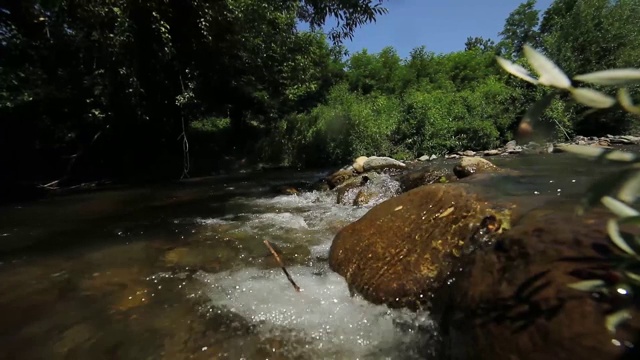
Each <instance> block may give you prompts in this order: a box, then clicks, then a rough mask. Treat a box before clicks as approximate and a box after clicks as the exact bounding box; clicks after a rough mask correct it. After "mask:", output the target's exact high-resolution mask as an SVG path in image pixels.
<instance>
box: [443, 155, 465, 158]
mask: <svg viewBox="0 0 640 360" xmlns="http://www.w3.org/2000/svg"><path fill="white" fill-rule="evenodd" d="M460 157H461V156H460V155H458V154H449V155H447V156H445V157H444V158H445V159H459V158H460Z"/></svg>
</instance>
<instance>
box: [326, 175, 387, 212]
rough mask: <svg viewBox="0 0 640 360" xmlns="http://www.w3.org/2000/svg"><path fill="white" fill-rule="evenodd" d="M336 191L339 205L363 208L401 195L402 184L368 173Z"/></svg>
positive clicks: (344, 184) (384, 176) (385, 176)
mask: <svg viewBox="0 0 640 360" xmlns="http://www.w3.org/2000/svg"><path fill="white" fill-rule="evenodd" d="M334 190H335V192H336V198H337V199H336V202H337V203H338V204H353V205H356V206H362V205H367V204H371V203H374V202H380V201H383V200H386V199H388V198H390V197H392V196H395V195H397V194H399V193H400V184H399V183H398V182H397V181H395V180H393V179H392V178H391V177H390V176H389V175H386V174H378V173H375V172H368V173H365V174H362V175H360V176H357V177H354V178H352V179H349V180H348V181H346V182H345V183H343V184H342V185H340V186H339V187H337V188H335V189H334Z"/></svg>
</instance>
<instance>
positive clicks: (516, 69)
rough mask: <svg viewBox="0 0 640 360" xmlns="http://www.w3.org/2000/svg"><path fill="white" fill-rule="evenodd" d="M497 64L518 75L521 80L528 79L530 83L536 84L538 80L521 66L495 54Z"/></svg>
mask: <svg viewBox="0 0 640 360" xmlns="http://www.w3.org/2000/svg"><path fill="white" fill-rule="evenodd" d="M496 60H497V61H498V64H499V65H500V66H501V67H502V68H503V69H505V70H506V71H507V72H508V73H509V74H511V75H514V76H517V77H519V78H520V79H522V80H525V81H528V82H530V83H532V84H538V80H536V79H535V78H533V77H532V76H531V73H529V71H527V69H525V68H523V67H522V66H520V65H518V64H516V63H513V62H511V61H509V60H507V59H505V58H503V57H500V56H496Z"/></svg>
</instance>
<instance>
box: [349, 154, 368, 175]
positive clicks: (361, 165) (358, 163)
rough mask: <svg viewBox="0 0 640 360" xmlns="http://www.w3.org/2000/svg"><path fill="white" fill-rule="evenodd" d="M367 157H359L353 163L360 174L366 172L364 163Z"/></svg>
mask: <svg viewBox="0 0 640 360" xmlns="http://www.w3.org/2000/svg"><path fill="white" fill-rule="evenodd" d="M367 159H368V158H367V157H366V156H359V157H358V158H357V159H355V160H354V162H353V165H351V166H353V168H354V169H355V170H356V171H357V172H358V173H363V172H364V163H365V162H366V161H367Z"/></svg>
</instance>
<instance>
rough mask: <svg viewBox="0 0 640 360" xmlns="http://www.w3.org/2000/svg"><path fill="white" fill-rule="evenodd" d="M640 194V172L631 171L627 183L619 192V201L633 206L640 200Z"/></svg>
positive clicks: (623, 184) (624, 183)
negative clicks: (639, 195)
mask: <svg viewBox="0 0 640 360" xmlns="http://www.w3.org/2000/svg"><path fill="white" fill-rule="evenodd" d="M639 193H640V170H636V171H633V170H629V172H628V175H627V177H626V180H625V182H623V183H622V186H620V189H619V190H618V193H617V197H618V199H620V200H622V201H624V202H627V203H629V204H632V203H634V202H635V201H636V199H637V198H638V194H639Z"/></svg>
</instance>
